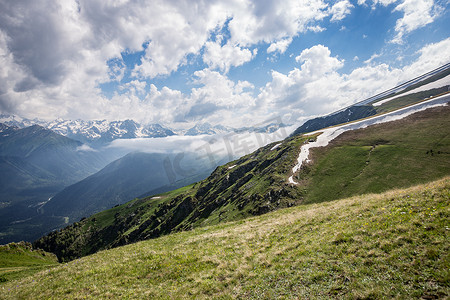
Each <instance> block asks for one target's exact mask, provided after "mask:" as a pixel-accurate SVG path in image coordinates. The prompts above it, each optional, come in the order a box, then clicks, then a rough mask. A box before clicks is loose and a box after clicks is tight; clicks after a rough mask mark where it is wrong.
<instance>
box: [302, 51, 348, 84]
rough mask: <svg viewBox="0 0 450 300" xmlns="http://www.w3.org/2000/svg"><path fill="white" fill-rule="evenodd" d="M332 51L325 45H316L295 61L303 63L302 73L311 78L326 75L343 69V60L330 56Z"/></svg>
mask: <svg viewBox="0 0 450 300" xmlns="http://www.w3.org/2000/svg"><path fill="white" fill-rule="evenodd" d="M330 54H331V51H330V49H328V48H327V47H325V46H323V45H316V46H313V47H311V48H309V49H305V50H303V51H302V53H300V55H299V56H297V57H296V58H295V60H296V61H297V62H299V63H302V67H301V71H302V72H303V73H306V74H308V75H309V76H311V77H317V76H322V75H325V74H327V73H329V72H333V71H335V70H337V69H339V68H341V67H342V66H343V64H344V61H343V60H339V59H338V58H336V57H331V56H330Z"/></svg>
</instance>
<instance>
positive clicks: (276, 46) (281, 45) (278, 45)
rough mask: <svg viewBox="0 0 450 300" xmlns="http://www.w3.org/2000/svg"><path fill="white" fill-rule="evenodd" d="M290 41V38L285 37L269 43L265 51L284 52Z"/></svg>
mask: <svg viewBox="0 0 450 300" xmlns="http://www.w3.org/2000/svg"><path fill="white" fill-rule="evenodd" d="M291 43H292V38H290V37H289V38H286V39H282V40H279V41H277V42H275V43H272V44H270V46H269V47H268V48H267V53H272V52H279V53H284V52H286V49H287V48H288V47H289V45H290V44H291Z"/></svg>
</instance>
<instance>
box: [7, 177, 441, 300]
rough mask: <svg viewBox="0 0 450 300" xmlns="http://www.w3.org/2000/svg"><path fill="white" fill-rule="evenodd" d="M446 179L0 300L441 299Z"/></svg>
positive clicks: (121, 257) (290, 214) (103, 261)
mask: <svg viewBox="0 0 450 300" xmlns="http://www.w3.org/2000/svg"><path fill="white" fill-rule="evenodd" d="M449 204H450V177H447V178H446V179H443V180H440V181H437V182H433V183H430V184H426V185H421V186H417V187H412V188H409V189H407V190H393V191H389V192H386V193H384V194H380V195H374V194H372V195H363V196H357V197H353V198H348V199H344V200H337V201H331V202H326V203H320V204H309V205H302V206H297V207H292V208H288V209H283V210H278V211H276V212H272V213H268V214H265V215H262V216H259V217H254V218H250V219H246V220H241V221H237V222H230V223H225V224H220V225H215V226H211V227H203V228H198V229H195V230H192V231H187V232H181V233H176V234H171V235H167V236H164V237H161V238H157V239H153V240H148V241H143V242H139V243H136V244H132V245H127V246H124V247H119V248H116V249H112V250H108V251H102V252H99V253H97V254H94V255H91V256H87V257H84V258H82V259H79V260H76V261H72V262H70V263H67V264H64V265H61V266H58V267H55V268H52V269H50V270H47V271H43V272H41V273H39V274H36V275H34V276H31V277H28V278H25V279H23V280H20V281H15V282H11V283H6V284H5V285H4V286H3V287H2V289H3V293H1V296H0V297H2V298H5V299H17V298H34V299H39V298H60V299H62V298H65V299H81V298H84V297H95V298H99V299H106V298H129V299H143V298H147V299H149V298H153V299H155V298H160V299H182V298H197V299H198V298H200V299H207V298H211V297H215V298H221V299H233V298H240V299H244V298H249V299H272V298H286V299H292V298H297V297H298V298H313V299H315V298H322V299H327V298H347V299H380V298H420V297H424V298H425V299H434V298H445V297H448V296H449V295H450V286H449V281H450V277H449V276H450V272H449V265H450V254H449V253H450V249H449V248H450V240H449V227H448V220H449V219H450V213H449V211H450V210H449Z"/></svg>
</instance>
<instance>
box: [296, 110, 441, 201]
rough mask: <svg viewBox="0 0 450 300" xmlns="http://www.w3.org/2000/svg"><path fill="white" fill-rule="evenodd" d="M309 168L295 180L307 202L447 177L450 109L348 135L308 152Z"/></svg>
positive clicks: (378, 190) (425, 112)
mask: <svg viewBox="0 0 450 300" xmlns="http://www.w3.org/2000/svg"><path fill="white" fill-rule="evenodd" d="M311 153H312V154H311V155H312V160H313V163H312V164H311V165H309V166H308V167H306V168H304V170H303V172H300V173H299V174H298V177H299V178H302V179H303V180H304V181H306V183H305V186H306V188H307V193H306V194H307V197H306V199H305V202H320V201H329V200H334V199H338V198H344V197H349V196H352V195H358V194H362V193H379V192H383V191H386V190H389V189H392V188H397V187H408V186H411V185H415V184H419V183H423V182H427V181H430V180H435V179H438V178H441V177H443V176H446V175H450V107H449V106H445V107H437V108H433V109H429V110H426V111H423V112H420V113H416V114H413V115H411V116H409V117H407V118H405V119H403V120H398V121H395V122H389V123H384V124H378V125H374V126H369V127H367V128H364V129H360V130H353V131H347V132H345V133H343V134H342V135H340V136H339V137H338V138H336V139H335V140H333V141H331V143H330V144H329V145H328V146H327V147H321V148H313V149H312V150H311Z"/></svg>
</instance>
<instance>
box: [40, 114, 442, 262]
mask: <svg viewBox="0 0 450 300" xmlns="http://www.w3.org/2000/svg"><path fill="white" fill-rule="evenodd" d="M449 116H450V108H449V107H439V108H434V109H430V110H427V111H425V112H421V113H418V114H415V115H412V116H410V117H408V118H405V119H403V120H399V121H396V122H390V123H386V124H380V125H376V126H371V127H368V128H365V129H360V130H355V131H351V132H348V133H346V134H343V135H341V136H339V137H338V138H336V139H335V140H334V141H333V142H332V143H331V144H330V145H329V146H328V147H325V148H319V149H313V150H314V151H313V152H312V158H313V163H312V164H310V165H306V166H305V167H304V168H302V170H301V172H299V173H298V174H297V182H300V184H299V185H297V186H294V185H291V184H289V183H288V182H287V178H288V177H289V176H290V175H291V170H292V167H293V165H294V164H295V161H296V159H297V156H298V152H299V150H300V146H301V145H302V144H303V143H304V142H307V141H308V140H309V139H314V137H305V136H295V137H292V138H290V139H288V140H285V141H283V142H282V143H280V144H276V143H273V144H270V145H268V146H266V147H263V148H261V149H259V150H257V151H256V152H254V153H252V154H250V155H247V156H245V157H243V158H241V159H239V160H237V161H234V162H230V163H228V164H226V165H224V166H220V167H218V168H217V169H216V170H215V171H214V172H213V173H212V174H211V176H209V177H208V178H207V179H206V180H204V181H201V182H199V183H197V184H195V185H192V186H189V187H186V188H183V189H180V190H177V191H174V192H172V193H166V194H162V195H158V196H156V197H148V198H144V199H136V200H133V201H132V202H129V203H127V204H124V205H122V206H118V207H116V208H114V209H112V210H108V211H104V212H102V213H100V214H97V215H93V216H91V217H89V218H87V219H84V220H82V221H81V222H77V223H75V224H73V225H71V226H69V227H67V228H65V229H63V230H61V231H57V232H52V233H51V234H49V235H47V236H45V237H43V238H41V239H40V240H38V241H36V242H35V246H36V247H39V248H42V249H45V250H46V251H49V252H53V253H55V254H57V255H58V257H59V258H60V259H61V260H62V261H67V260H71V259H74V258H78V257H81V256H84V255H87V254H91V253H94V252H96V251H98V250H101V249H107V248H111V247H117V246H121V245H125V244H129V243H132V242H136V241H140V240H144V239H149V238H155V237H158V236H161V235H165V234H169V233H172V232H177V231H181V230H189V229H192V228H196V227H201V226H207V225H214V224H218V223H220V222H225V221H233V220H239V219H242V218H245V217H249V216H254V215H260V214H263V213H267V212H269V211H273V210H276V209H279V208H283V207H290V206H293V205H298V204H301V203H313V202H323V201H331V200H335V199H339V198H345V197H349V196H353V195H359V194H365V193H379V192H383V191H386V190H389V189H392V188H398V187H408V186H411V185H414V184H419V183H424V182H428V181H431V180H436V179H438V178H442V177H443V176H446V175H447V176H448V175H450V139H449V138H448V137H449V134H450V131H449V130H450V117H449ZM275 146H277V147H275ZM431 150H433V151H432V152H431Z"/></svg>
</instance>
